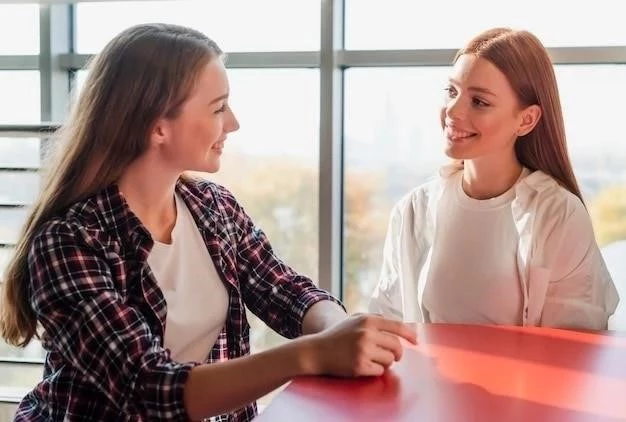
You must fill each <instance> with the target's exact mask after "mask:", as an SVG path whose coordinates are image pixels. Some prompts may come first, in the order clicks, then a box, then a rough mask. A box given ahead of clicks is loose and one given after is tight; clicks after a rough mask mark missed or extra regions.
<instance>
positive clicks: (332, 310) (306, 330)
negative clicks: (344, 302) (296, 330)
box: [302, 300, 348, 334]
mask: <svg viewBox="0 0 626 422" xmlns="http://www.w3.org/2000/svg"><path fill="white" fill-rule="evenodd" d="M346 318H348V314H346V311H344V310H343V308H342V307H341V306H339V305H337V304H336V303H335V302H332V301H330V300H321V301H319V302H317V303H315V304H314V305H313V306H311V307H310V308H309V310H308V311H307V312H306V314H304V318H303V320H302V334H315V333H319V332H320V331H323V330H325V329H327V328H330V327H332V326H333V325H335V324H337V323H339V322H341V321H343V320H345V319H346Z"/></svg>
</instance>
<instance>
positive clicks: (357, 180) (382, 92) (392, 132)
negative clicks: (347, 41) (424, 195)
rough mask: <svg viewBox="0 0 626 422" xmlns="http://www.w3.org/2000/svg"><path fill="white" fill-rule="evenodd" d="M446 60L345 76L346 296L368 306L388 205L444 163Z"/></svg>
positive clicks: (352, 303)
mask: <svg viewBox="0 0 626 422" xmlns="http://www.w3.org/2000/svg"><path fill="white" fill-rule="evenodd" d="M447 72H448V68H447V67H418V68H402V69H385V68H368V69H348V70H347V71H346V77H345V86H344V87H345V121H344V142H345V147H344V150H345V167H344V172H345V173H344V179H345V194H344V201H345V202H344V236H345V242H344V247H345V253H344V263H343V264H344V272H345V279H344V296H343V297H344V300H345V303H346V306H347V307H348V310H349V311H351V312H363V311H365V310H366V306H367V300H368V298H369V295H370V293H371V292H372V290H373V288H374V286H375V284H376V282H377V280H378V273H379V270H380V263H381V257H382V253H381V251H382V245H383V243H384V236H385V232H386V229H387V221H388V218H389V211H390V210H391V207H392V205H393V204H394V203H395V201H397V200H398V199H400V197H401V196H402V195H404V194H405V193H407V192H408V191H409V190H410V189H411V188H413V187H415V186H417V185H419V184H420V183H423V182H424V181H425V180H426V179H427V178H429V177H431V176H432V175H433V174H434V173H435V171H436V169H437V168H438V167H439V165H441V164H442V163H443V162H444V160H445V157H442V153H441V148H440V144H441V142H442V140H441V136H440V132H441V129H440V126H439V114H438V113H439V109H438V108H437V107H438V105H439V104H440V103H441V102H442V101H443V98H444V90H443V88H444V87H445V84H444V81H445V80H446V78H447V76H448V74H447Z"/></svg>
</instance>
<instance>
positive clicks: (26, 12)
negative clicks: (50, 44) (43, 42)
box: [0, 4, 39, 55]
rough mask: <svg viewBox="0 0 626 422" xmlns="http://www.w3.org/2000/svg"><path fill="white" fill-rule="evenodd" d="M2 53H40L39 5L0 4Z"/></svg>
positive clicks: (0, 46)
mask: <svg viewBox="0 0 626 422" xmlns="http://www.w3.org/2000/svg"><path fill="white" fill-rule="evenodd" d="M0 54H4V55H8V54H39V5H37V4H25V5H17V4H0Z"/></svg>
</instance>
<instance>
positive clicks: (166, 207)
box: [118, 158, 179, 243]
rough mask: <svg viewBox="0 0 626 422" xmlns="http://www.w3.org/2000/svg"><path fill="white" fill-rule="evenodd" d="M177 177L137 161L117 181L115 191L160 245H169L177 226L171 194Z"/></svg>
mask: <svg viewBox="0 0 626 422" xmlns="http://www.w3.org/2000/svg"><path fill="white" fill-rule="evenodd" d="M178 176H179V175H178V174H174V173H172V172H168V171H165V170H164V169H160V168H159V167H157V166H155V165H154V164H153V163H150V162H148V160H146V159H142V158H139V159H137V160H135V161H134V162H133V163H131V164H130V165H129V166H128V168H127V169H126V170H125V171H124V173H123V174H122V176H121V177H120V179H119V180H118V187H119V189H120V192H121V193H122V195H123V196H124V199H125V200H126V202H127V203H128V206H129V208H130V209H131V211H132V212H133V213H134V214H135V215H136V216H137V217H138V218H139V220H140V221H141V223H142V224H143V225H144V226H145V227H146V228H147V229H148V231H149V232H150V234H151V235H152V238H153V239H154V240H156V241H159V242H163V243H170V242H171V234H172V229H173V228H174V225H175V223H176V202H175V199H174V193H175V187H176V181H177V180H178Z"/></svg>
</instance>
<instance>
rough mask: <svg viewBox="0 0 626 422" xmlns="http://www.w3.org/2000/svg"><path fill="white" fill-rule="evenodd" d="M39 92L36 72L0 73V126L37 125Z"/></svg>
mask: <svg viewBox="0 0 626 422" xmlns="http://www.w3.org/2000/svg"><path fill="white" fill-rule="evenodd" d="M0 7H2V6H0ZM39 91H40V87H39V72H38V71H36V70H2V71H0V93H2V95H1V96H0V124H16V123H39V122H40V121H41V110H40V107H41V105H40V103H41V95H40V92H39Z"/></svg>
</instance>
